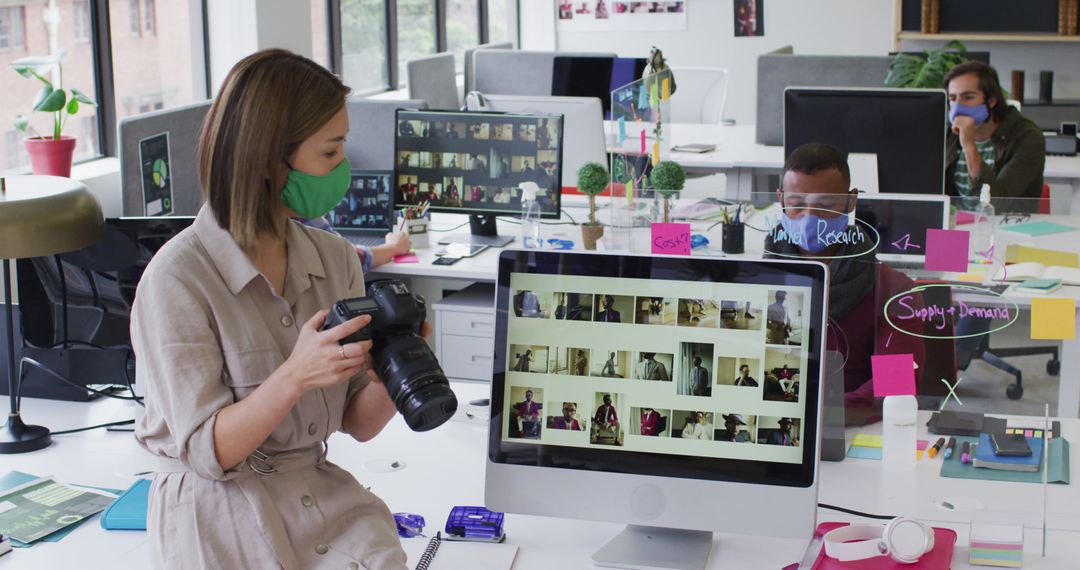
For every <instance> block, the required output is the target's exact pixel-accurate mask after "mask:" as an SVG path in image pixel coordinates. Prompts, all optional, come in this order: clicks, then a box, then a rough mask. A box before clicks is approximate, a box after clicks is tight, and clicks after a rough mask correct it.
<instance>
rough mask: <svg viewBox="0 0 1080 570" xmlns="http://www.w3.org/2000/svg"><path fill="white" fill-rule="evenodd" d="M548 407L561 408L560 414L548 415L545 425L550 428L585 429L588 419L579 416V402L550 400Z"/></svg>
mask: <svg viewBox="0 0 1080 570" xmlns="http://www.w3.org/2000/svg"><path fill="white" fill-rule="evenodd" d="M547 409H548V411H549V412H550V411H551V410H560V411H559V413H558V415H549V416H547V422H545V424H544V425H546V426H547V427H548V429H561V430H567V431H585V427H586V424H587V423H588V422H587V420H585V419H584V418H579V417H578V415H577V414H578V403H577V402H562V404H561V405H560V404H559V402H548V403H547Z"/></svg>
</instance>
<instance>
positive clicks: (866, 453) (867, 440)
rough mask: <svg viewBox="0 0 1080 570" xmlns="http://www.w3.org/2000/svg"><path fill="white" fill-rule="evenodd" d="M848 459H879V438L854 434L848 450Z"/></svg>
mask: <svg viewBox="0 0 1080 570" xmlns="http://www.w3.org/2000/svg"><path fill="white" fill-rule="evenodd" d="M847 456H848V457H852V458H855V459H879V460H880V459H881V436H880V435H869V434H865V433H857V434H855V438H854V439H852V440H851V447H849V448H848V452H847Z"/></svg>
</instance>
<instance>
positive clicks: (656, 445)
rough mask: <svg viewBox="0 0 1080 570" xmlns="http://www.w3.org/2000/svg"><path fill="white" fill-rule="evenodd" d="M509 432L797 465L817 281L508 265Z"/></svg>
mask: <svg viewBox="0 0 1080 570" xmlns="http://www.w3.org/2000/svg"><path fill="white" fill-rule="evenodd" d="M510 294H511V310H510V311H509V313H510V314H509V315H508V325H507V335H506V342H507V346H506V359H505V360H506V368H507V370H506V382H505V385H504V394H503V398H502V401H503V402H504V406H505V410H504V411H505V413H504V414H503V417H504V425H503V426H502V438H503V439H502V441H504V442H506V443H536V444H544V445H555V446H569V447H578V448H596V449H606V450H625V451H637V452H650V453H660V454H671V455H681V456H698V457H710V458H726V459H736V460H738V459H744V460H751V461H764V462H776V463H792V464H794V463H801V462H802V461H803V460H804V455H803V450H802V441H801V440H802V433H803V421H804V419H805V418H806V417H807V414H806V401H805V400H806V398H805V397H801V393H802V392H803V390H801V385H800V384H801V381H802V379H803V378H807V377H813V376H814V375H813V374H808V373H807V372H808V369H807V367H808V351H809V346H808V336H809V335H808V334H807V333H808V331H809V330H810V327H811V322H810V318H811V317H810V315H811V312H810V302H811V299H810V295H811V290H810V288H809V287H796V286H780V285H764V284H762V285H756V284H745V283H702V282H688V281H665V280H658V279H619V280H612V279H608V278H603V277H588V276H573V275H540V274H531V273H511V275H510Z"/></svg>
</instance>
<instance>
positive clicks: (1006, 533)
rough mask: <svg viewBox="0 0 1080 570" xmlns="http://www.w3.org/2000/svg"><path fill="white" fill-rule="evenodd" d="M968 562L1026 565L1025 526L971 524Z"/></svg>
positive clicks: (1014, 566)
mask: <svg viewBox="0 0 1080 570" xmlns="http://www.w3.org/2000/svg"><path fill="white" fill-rule="evenodd" d="M968 542H969V543H970V544H971V548H970V556H969V557H968V564H972V565H975V566H1000V567H1004V568H1020V567H1021V566H1023V565H1024V527H1023V526H1021V525H1015V526H1013V525H996V524H981V523H972V524H971V537H970V539H969V541H968Z"/></svg>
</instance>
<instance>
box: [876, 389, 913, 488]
mask: <svg viewBox="0 0 1080 570" xmlns="http://www.w3.org/2000/svg"><path fill="white" fill-rule="evenodd" d="M882 412H883V413H882V423H883V427H882V438H881V440H882V441H881V447H882V449H881V461H882V466H883V467H884V468H885V469H891V470H908V469H914V468H915V444H916V441H915V438H916V420H918V418H919V403H918V401H916V400H915V396H886V397H885V403H884V406H883V409H882Z"/></svg>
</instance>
